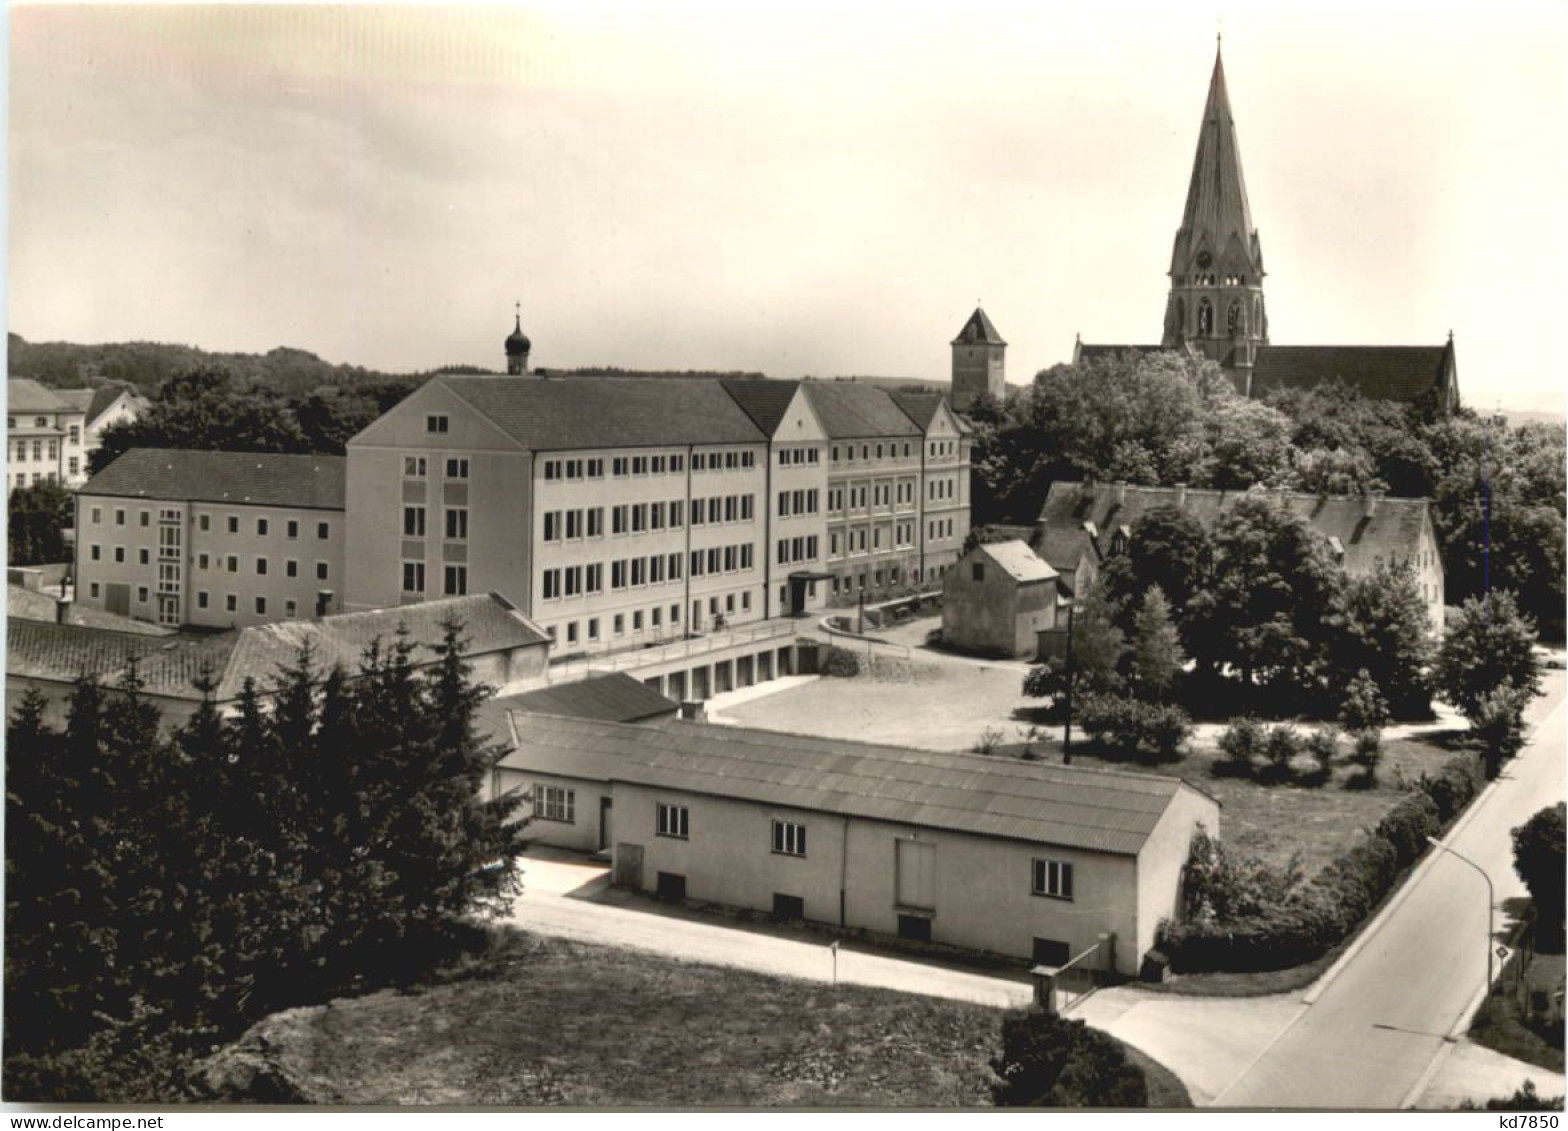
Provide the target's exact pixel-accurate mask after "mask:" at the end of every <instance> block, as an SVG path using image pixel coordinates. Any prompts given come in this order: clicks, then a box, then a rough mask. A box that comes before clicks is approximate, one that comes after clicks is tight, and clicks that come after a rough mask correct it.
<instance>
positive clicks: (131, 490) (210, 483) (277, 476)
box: [81, 448, 347, 510]
mask: <svg viewBox="0 0 1568 1131" xmlns="http://www.w3.org/2000/svg"><path fill="white" fill-rule="evenodd" d="M346 466H347V460H346V459H345V458H344V457H343V456H322V455H273V454H270V453H265V452H196V451H181V450H177V449H173V448H132V449H131V450H130V451H128V452H126V453H125V454H124V455H122V456H120V457H119V458H118V459H116V460H115V461H114V462H113V463H111V464H110V465H109V466H108V467H106V468H104V469H103V470H102V471H100V472H99V473H98V474H97V475H94V476H93V477H92V478H91V479H89V480H88V481H87V484H86V485H85V486H84V487H83V488H82V489H81V493H82V494H84V495H112V496H118V497H121V498H140V499H168V500H170V501H176V500H179V501H188V502H202V503H244V504H246V505H249V506H271V507H306V508H310V509H314V510H342V509H343V478H344V471H345V468H346Z"/></svg>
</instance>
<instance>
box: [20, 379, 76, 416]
mask: <svg viewBox="0 0 1568 1131" xmlns="http://www.w3.org/2000/svg"><path fill="white" fill-rule="evenodd" d="M5 403H6V411H7V412H11V413H17V412H69V411H71V409H72V405H71V404H70V403H69V402H67V401H65V400H62V399H61V398H60V396H59V394H57V393H56V392H55V390H53V389H50V388H46V387H45V386H43V385H40V384H39V383H38V382H37V381H34V380H33V379H32V378H31V377H12V378H11V379H10V380H8V381H7V382H6V390H5Z"/></svg>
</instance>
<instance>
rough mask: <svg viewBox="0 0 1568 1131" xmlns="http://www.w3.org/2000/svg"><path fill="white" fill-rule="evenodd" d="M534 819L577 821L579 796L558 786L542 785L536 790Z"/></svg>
mask: <svg viewBox="0 0 1568 1131" xmlns="http://www.w3.org/2000/svg"><path fill="white" fill-rule="evenodd" d="M534 817H535V818H537V819H538V820H541V821H562V822H564V823H566V824H568V825H570V824H574V823H575V822H576V820H577V794H576V792H575V791H573V790H570V789H563V788H561V787H560V786H558V785H541V786H538V787H537V788H535V790H534Z"/></svg>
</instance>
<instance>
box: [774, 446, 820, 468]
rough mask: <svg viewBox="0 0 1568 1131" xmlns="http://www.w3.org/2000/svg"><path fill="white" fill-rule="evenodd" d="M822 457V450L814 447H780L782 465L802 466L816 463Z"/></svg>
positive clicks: (780, 464)
mask: <svg viewBox="0 0 1568 1131" xmlns="http://www.w3.org/2000/svg"><path fill="white" fill-rule="evenodd" d="M820 458H821V454H820V452H819V451H818V450H817V449H816V448H813V447H805V448H780V449H779V466H780V467H800V466H801V465H803V464H810V465H815V464H816V463H817V461H818V459H820Z"/></svg>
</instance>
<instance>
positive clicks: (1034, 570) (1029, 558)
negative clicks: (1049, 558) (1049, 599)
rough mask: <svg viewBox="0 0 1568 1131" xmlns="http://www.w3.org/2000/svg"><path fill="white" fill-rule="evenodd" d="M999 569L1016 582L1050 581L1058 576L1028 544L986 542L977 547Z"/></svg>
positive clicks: (1020, 542) (1013, 541) (1018, 542)
mask: <svg viewBox="0 0 1568 1131" xmlns="http://www.w3.org/2000/svg"><path fill="white" fill-rule="evenodd" d="M976 549H977V551H978V552H980V553H982V554H984V555H986V557H988V558H990V559H991V560H992V561H993V562H995V563H996V564H997V565H998V566H999V567H1001V568H1002V569H1004V570H1006V571H1007V573H1008V575H1009V576H1010V577H1012V579H1013V580H1014V581H1018V582H1025V581H1049V580H1051V578H1053V577H1055V576H1056V571H1055V570H1054V569H1052V568H1051V566H1050V563H1048V562H1046V561H1045V560H1044V559H1042V558H1040V557H1038V556H1036V554H1035V552H1034V551H1033V550H1031V549H1030V548H1029V544H1028V543H1027V542H1023V541H1021V540H1018V539H1013V540H1011V541H1007V542H984V543H981V544H980V545H979V546H978V547H976Z"/></svg>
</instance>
